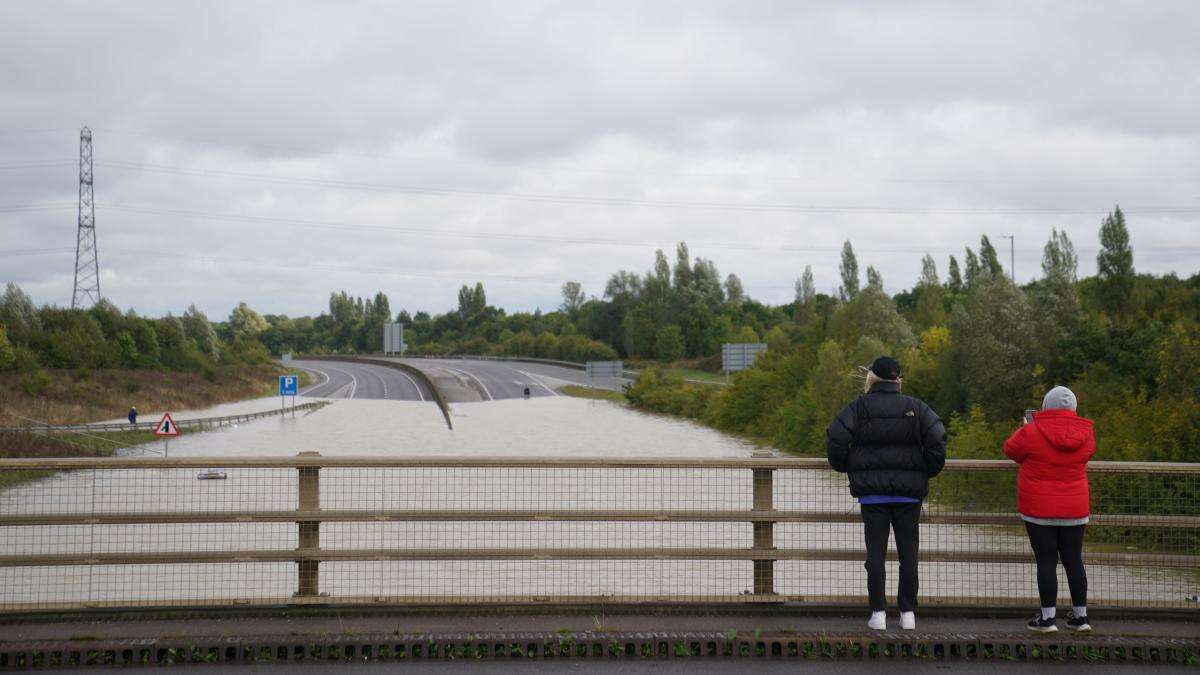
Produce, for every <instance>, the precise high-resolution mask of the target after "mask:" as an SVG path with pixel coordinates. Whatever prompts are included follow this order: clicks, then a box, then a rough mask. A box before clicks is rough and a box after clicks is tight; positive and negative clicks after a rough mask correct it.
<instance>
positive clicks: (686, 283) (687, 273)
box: [675, 241, 692, 290]
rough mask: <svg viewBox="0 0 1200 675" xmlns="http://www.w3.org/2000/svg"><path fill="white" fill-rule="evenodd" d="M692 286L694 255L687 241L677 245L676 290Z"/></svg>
mask: <svg viewBox="0 0 1200 675" xmlns="http://www.w3.org/2000/svg"><path fill="white" fill-rule="evenodd" d="M691 287H692V256H691V254H690V253H688V246H687V243H686V242H682V241H681V242H679V245H678V246H676V247H675V290H680V289H684V288H691Z"/></svg>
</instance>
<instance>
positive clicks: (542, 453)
mask: <svg viewBox="0 0 1200 675" xmlns="http://www.w3.org/2000/svg"><path fill="white" fill-rule="evenodd" d="M451 410H452V417H453V420H454V427H455V428H454V430H453V431H450V430H448V429H447V428H446V425H445V423H444V421H443V419H442V417H441V414H440V412H439V411H438V409H437V408H436V407H435V406H432V405H430V404H422V403H420V402H404V401H382V400H360V399H339V400H336V401H334V402H333V403H332V404H331V405H329V406H326V407H324V408H322V409H320V410H317V411H314V412H311V413H309V414H300V415H297V416H296V417H295V418H294V419H293V418H291V417H283V418H276V417H272V418H267V419H263V420H258V421H255V422H251V423H247V424H243V425H240V426H237V427H232V428H226V429H221V430H218V431H214V432H210V433H202V434H191V435H188V436H185V437H183V438H180V439H177V440H175V441H173V442H172V444H171V454H172V456H205V457H250V456H280V457H291V456H294V455H296V454H298V453H300V452H312V451H316V452H320V453H321V454H322V455H324V456H374V457H399V456H402V457H445V458H452V457H547V458H550V457H606V458H622V457H630V458H647V457H662V458H671V457H676V458H706V457H707V458H720V457H748V456H750V455H751V454H752V453H753V452H754V450H755V447H754V446H752V445H751V444H749V443H746V442H744V441H741V440H738V439H736V438H733V437H730V436H727V435H724V434H721V433H718V432H716V431H713V430H711V429H708V428H705V427H700V426H698V425H695V424H692V423H690V422H686V421H683V420H676V419H671V418H665V417H660V416H653V415H647V414H643V413H638V412H634V411H631V410H629V409H626V408H624V407H621V406H618V405H614V404H611V403H608V402H600V401H587V400H581V399H574V398H567V397H549V396H547V397H542V398H538V399H533V400H528V401H526V400H521V399H509V400H497V401H491V402H477V403H456V404H453V405H452V406H451ZM226 472H227V478H226V479H225V480H219V481H201V480H197V471H196V470H178V469H162V470H122V471H96V472H93V471H75V472H69V473H60V474H57V475H54V476H51V477H48V478H45V479H42V480H38V481H35V482H31V483H27V484H24V485H21V486H18V487H16V488H13V489H10V490H8V491H6V492H4V493H0V513H2V514H5V515H14V514H18V513H20V514H47V513H72V512H74V513H78V512H90V513H146V512H163V511H171V512H175V511H197V510H199V511H205V512H217V513H221V512H263V511H287V510H292V509H295V508H297V490H296V482H297V475H296V471H295V470H294V469H237V468H230V469H227V470H226ZM774 480H775V489H774V506H775V508H776V509H779V510H785V511H801V512H812V513H813V514H814V515H818V514H827V515H843V516H844V515H846V514H851V515H852V514H853V513H854V512H855V510H856V506H855V504H854V502H853V500H852V499H851V498H850V496H849V494H848V493H847V491H846V487H845V478H844V477H843V476H839V475H837V474H834V473H833V472H831V471H828V470H825V469H819V470H803V471H793V470H786V471H782V470H781V471H777V472H775V478H774ZM751 503H752V481H751V472H750V471H749V470H745V469H738V470H734V469H652V468H644V469H581V468H517V467H508V468H472V467H461V466H459V467H456V466H453V465H447V466H443V467H436V468H404V469H400V468H375V469H350V468H344V469H334V468H331V469H324V470H322V471H321V474H320V506H321V508H322V509H325V510H338V509H363V510H370V511H371V512H373V513H385V512H389V511H412V510H420V511H428V512H429V513H430V516H429V518H428V519H427V520H425V519H423V520H411V519H408V520H396V521H385V522H326V523H324V524H322V526H321V528H320V542H321V547H322V548H323V549H329V550H363V549H369V550H381V549H390V550H396V549H400V550H405V551H409V552H412V553H413V554H414V555H415V554H417V553H419V552H427V553H428V552H432V553H433V554H435V555H436V554H437V553H438V552H439V551H441V552H443V555H444V552H446V551H458V550H463V549H475V550H478V549H489V550H495V551H499V552H501V553H500V554H498V557H503V551H505V550H512V549H526V550H528V549H541V550H547V551H552V550H562V549H606V550H614V549H615V550H621V549H655V550H666V551H670V550H678V549H705V550H707V551H709V553H708V554H706V556H707V559H702V560H669V559H663V560H654V559H650V560H620V559H605V560H567V559H555V558H553V557H552V556H546V557H544V559H538V557H537V556H534V557H529V556H525V557H524V558H522V559H513V560H489V561H468V560H436V559H433V560H407V561H398V560H391V561H389V560H366V561H353V562H351V561H347V562H323V563H321V567H320V570H321V577H320V579H321V582H320V583H321V591H322V592H323V593H327V594H329V596H330V597H331V599H338V598H341V599H346V600H351V601H353V600H356V599H357V600H364V599H365V600H370V599H373V598H386V599H388V600H389V601H402V602H471V601H486V600H498V599H521V598H525V599H530V598H538V597H548V596H570V597H580V598H591V599H597V598H604V597H609V598H623V599H643V600H644V599H654V598H660V597H667V596H671V597H678V598H692V599H700V600H703V599H710V600H711V599H725V600H728V599H736V598H737V597H738V596H741V595H743V594H745V593H747V592H749V591H750V590H751V589H752V588H753V586H754V579H753V567H752V565H751V563H750V561H748V560H734V559H721V556H722V554H721V553H720V552H721V551H728V552H729V554H728V555H729V556H730V557H733V556H734V555H736V551H737V550H738V549H746V548H749V547H751V545H752V543H753V537H752V534H753V532H752V528H751V526H750V524H749V523H746V522H690V521H670V522H654V521H645V520H642V521H629V520H610V521H598V522H595V521H573V520H558V519H555V520H533V521H529V520H508V521H475V520H470V519H462V518H459V519H454V520H447V519H445V518H443V517H441V516H438V515H436V514H437V512H438V511H444V510H454V511H460V512H461V511H464V510H465V511H472V510H478V511H487V512H495V511H496V510H497V509H503V510H513V511H528V512H535V513H544V512H547V511H571V510H611V511H635V512H658V511H663V510H671V511H676V512H687V511H693V512H694V511H728V510H740V511H745V510H748V509H750V508H751ZM422 515H423V514H422ZM861 542H862V527H861V525H860V524H858V523H856V522H853V519H851V522H846V523H823V522H811V523H810V522H797V523H780V524H777V525H776V526H775V528H774V543H775V546H776V547H778V548H781V549H794V550H801V551H803V550H813V551H827V552H828V551H833V552H837V551H842V552H854V551H857V550H858V549H859V548H860V547H861V545H862V544H861ZM298 544H299V542H298V536H297V526H296V525H295V523H291V522H281V523H240V522H226V523H204V524H188V523H180V524H170V525H163V524H147V525H134V524H113V525H75V526H37V527H4V528H0V555H17V554H63V553H74V554H88V555H97V556H98V555H103V554H106V553H138V552H151V551H162V550H168V551H200V552H204V551H243V552H253V551H269V550H280V551H289V550H292V549H295V548H296V547H297V546H298ZM921 544H922V551H923V553H925V554H926V555H930V556H933V555H936V552H938V551H975V552H1014V551H1015V552H1024V551H1026V550H1027V548H1028V544H1027V542H1026V541H1025V538H1024V535H1023V534H1022V533H1021V532H1020V531H1019V530H1018V529H1016V528H999V527H991V528H984V527H974V526H959V525H923V526H922V542H921ZM714 551H715V552H716V553H715V554H714ZM618 555H619V554H618ZM249 557H250V556H249V554H247V561H246V562H236V563H220V564H206V565H199V564H169V565H162V564H160V565H141V564H126V565H107V564H99V565H91V566H62V567H3V568H0V608H2V607H3V606H6V605H7V606H13V605H19V604H22V603H31V602H38V603H54V602H61V603H77V602H105V601H109V600H122V601H125V600H130V599H132V600H137V601H144V602H146V603H148V604H154V603H162V602H173V601H177V602H187V601H189V600H200V599H204V600H212V599H228V600H231V601H232V600H243V601H251V600H252V601H255V602H267V601H270V602H287V601H288V599H289V598H290V596H291V594H292V593H293V592H294V591H295V590H296V587H297V586H296V585H297V581H298V580H297V571H296V564H295V563H293V562H250V561H249ZM850 557H853V555H851V556H850ZM896 572H897V570H896V568H895V565H894V564H889V579H890V582H889V588H891V589H894V587H895V579H896ZM1089 575H1090V577H1091V582H1092V583H1091V586H1092V595H1093V597H1094V598H1095V599H1096V601H1095V602H1094V604H1103V601H1104V600H1109V601H1122V600H1123V601H1130V600H1140V601H1144V600H1145V599H1146V598H1155V599H1160V601H1161V602H1163V603H1171V602H1176V601H1177V600H1178V598H1180V597H1182V596H1183V594H1184V592H1185V591H1186V590H1188V586H1189V583H1190V582H1189V581H1188V579H1187V578H1186V577H1183V576H1181V575H1180V574H1179V573H1178V572H1177V571H1174V570H1141V569H1132V568H1125V567H1115V566H1114V567H1094V568H1092V569H1090V570H1089ZM775 588H776V590H777V592H779V593H781V594H784V595H786V596H790V597H792V598H793V599H808V600H819V599H829V598H832V597H837V596H854V597H861V596H862V595H863V593H864V592H865V572H864V570H863V568H862V565H861V563H860V562H857V561H854V560H851V561H829V560H786V561H780V562H777V563H776V565H775ZM1061 588H1062V589H1064V592H1065V589H1066V585H1065V583H1064V584H1062V586H1061ZM922 595H923V597H925V598H934V597H943V598H945V597H953V598H983V599H985V601H986V602H988V603H990V604H1005V603H1009V604H1011V603H1019V604H1024V603H1029V602H1036V592H1035V587H1034V571H1033V566H1032V565H1031V564H1029V565H1023V564H986V563H925V564H923V565H922ZM981 601H984V600H981Z"/></svg>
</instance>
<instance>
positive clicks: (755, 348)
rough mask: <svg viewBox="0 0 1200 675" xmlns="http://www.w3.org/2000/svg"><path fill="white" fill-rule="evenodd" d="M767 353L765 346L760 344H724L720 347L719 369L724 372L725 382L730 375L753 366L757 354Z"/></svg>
mask: <svg viewBox="0 0 1200 675" xmlns="http://www.w3.org/2000/svg"><path fill="white" fill-rule="evenodd" d="M765 351H767V346H766V345H765V344H763V343H761V342H743V343H726V344H723V345H721V369H722V370H724V371H725V380H726V381H728V380H729V374H730V373H736V372H738V371H739V370H745V369H747V368H749V367H750V366H753V365H754V360H755V359H757V358H758V355H759V354H762V353H763V352H765Z"/></svg>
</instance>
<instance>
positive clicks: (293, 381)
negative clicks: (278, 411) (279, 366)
mask: <svg viewBox="0 0 1200 675" xmlns="http://www.w3.org/2000/svg"><path fill="white" fill-rule="evenodd" d="M299 388H300V378H299V377H296V376H295V375H280V376H279V395H280V396H295V395H296V394H297V390H298V389H299Z"/></svg>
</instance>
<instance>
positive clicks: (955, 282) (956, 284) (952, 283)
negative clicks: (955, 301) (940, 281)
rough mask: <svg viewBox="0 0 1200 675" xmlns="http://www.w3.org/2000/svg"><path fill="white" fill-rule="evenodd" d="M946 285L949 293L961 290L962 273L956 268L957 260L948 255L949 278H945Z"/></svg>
mask: <svg viewBox="0 0 1200 675" xmlns="http://www.w3.org/2000/svg"><path fill="white" fill-rule="evenodd" d="M946 285H947V288H948V289H949V290H950V292H951V293H954V294H956V295H957V294H959V293H962V292H963V279H962V274H961V273H960V272H959V269H958V260H956V259H955V258H954V256H950V276H949V279H947V283H946Z"/></svg>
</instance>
